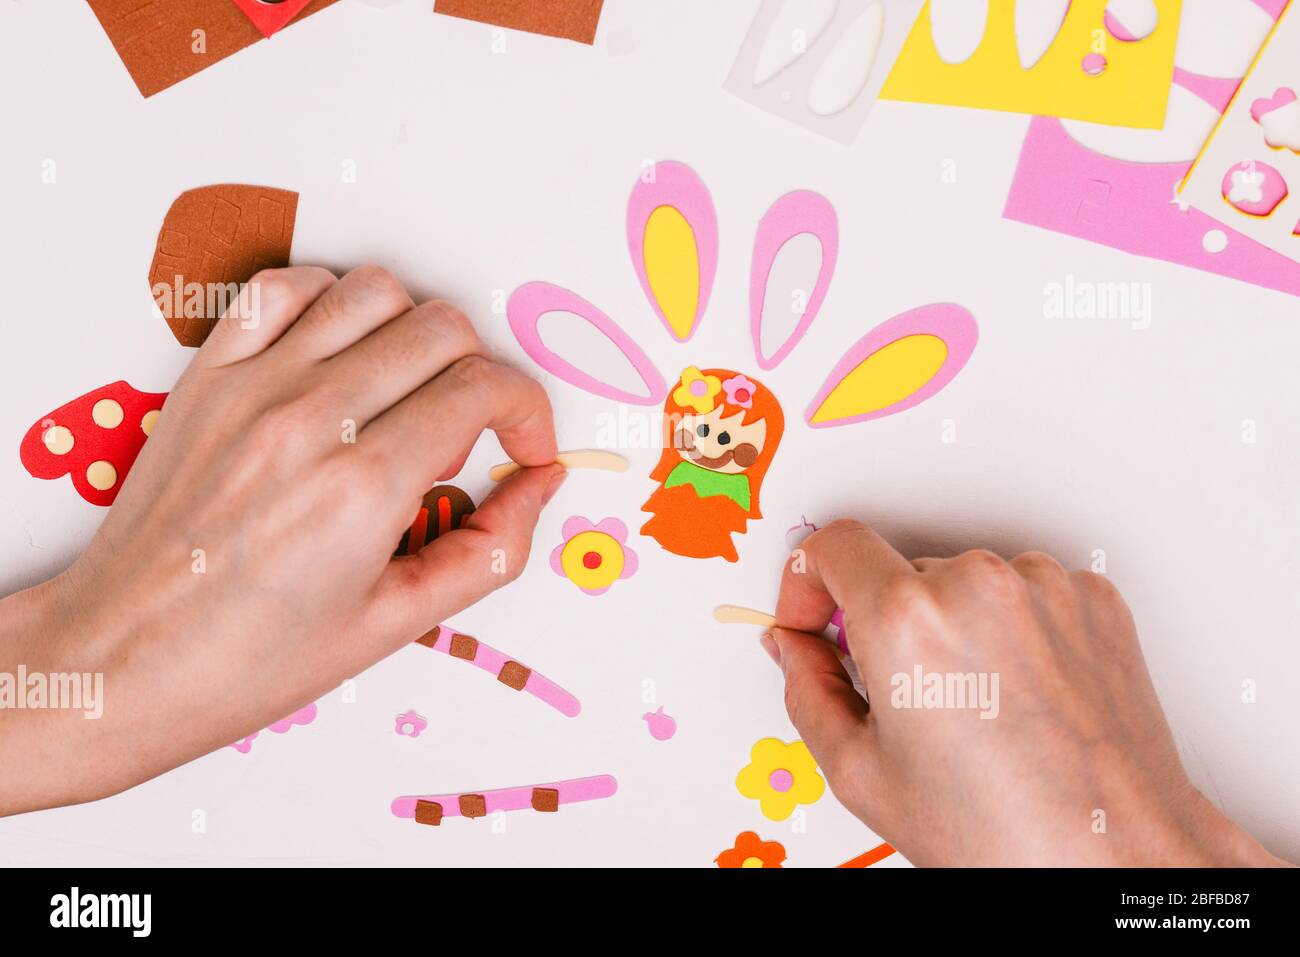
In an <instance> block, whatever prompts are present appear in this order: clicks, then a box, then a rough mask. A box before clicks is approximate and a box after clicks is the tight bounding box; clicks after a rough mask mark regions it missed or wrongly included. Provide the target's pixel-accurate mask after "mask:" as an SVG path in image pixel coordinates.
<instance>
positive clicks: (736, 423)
mask: <svg viewBox="0 0 1300 957" xmlns="http://www.w3.org/2000/svg"><path fill="white" fill-rule="evenodd" d="M722 413H723V406H721V405H719V406H718V407H717V408H715V409H714V410H713V411H712V412H709V413H708V414H706V415H684V416H682V419H681V422H679V423H678V425H677V429H676V430H675V432H674V433H673V448H675V449H676V450H677V454H678V455H680V456H681V457H682V458H683V459H685V460H686V461H687V462H693V463H695V464H696V465H698V466H700V467H701V468H706V469H709V470H710V471H713V472H725V473H728V474H732V475H734V474H736V473H739V472H743V471H745V469H747V468H749V467H750V466H751V465H753V464H754V463H755V462H757V461H758V457H759V455H760V454H761V453H762V451H763V446H764V444H765V443H766V442H767V423H766V422H764V421H763V420H762V419H759V420H758V421H757V422H751V423H750V424H749V425H743V424H742V422H743V420H744V418H745V413H744V412H737V413H736V414H735V415H733V416H730V417H729V418H725V419H724V418H723V417H722Z"/></svg>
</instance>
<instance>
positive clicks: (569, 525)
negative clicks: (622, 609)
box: [551, 515, 639, 595]
mask: <svg viewBox="0 0 1300 957" xmlns="http://www.w3.org/2000/svg"><path fill="white" fill-rule="evenodd" d="M561 534H562V535H563V536H564V543H563V544H562V545H557V546H556V547H555V549H554V550H553V551H552V552H551V568H552V569H553V570H554V571H555V574H557V575H560V576H562V577H564V578H567V579H568V580H569V581H571V582H573V583H574V584H575V585H577V586H578V587H579V588H580V589H582V590H583V591H584V592H586V593H587V594H588V595H603V594H604V593H605V592H607V591H609V589H610V586H612V585H613V584H614V582H616V581H621V580H622V579H624V578H631V577H632V575H634V574H635V573H636V570H637V565H638V564H639V562H638V560H637V557H636V552H634V551H632V549H630V548H628V547H627V526H626V525H624V524H623V523H622V522H621V521H619V520H618V519H616V518H607V519H604V520H603V521H601V522H598V523H596V524H592V522H591V521H590V520H589V519H585V518H582V517H581V516H578V515H575V516H573V517H572V518H570V519H569V520H568V521H566V522H565V523H564V528H563V529H562V531H561Z"/></svg>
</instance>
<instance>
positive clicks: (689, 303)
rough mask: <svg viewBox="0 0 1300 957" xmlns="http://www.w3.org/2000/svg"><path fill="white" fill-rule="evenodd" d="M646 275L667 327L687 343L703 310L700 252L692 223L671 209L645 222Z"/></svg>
mask: <svg viewBox="0 0 1300 957" xmlns="http://www.w3.org/2000/svg"><path fill="white" fill-rule="evenodd" d="M645 274H646V279H647V280H649V282H650V291H651V292H653V293H654V297H655V301H656V302H657V303H659V308H660V310H662V312H663V314H664V319H666V320H667V322H668V327H669V328H670V329H671V330H672V332H673V335H674V336H676V337H677V338H678V339H680V340H685V339H686V338H687V337H688V336H690V334H691V328H692V327H693V326H694V325H695V315H696V313H697V312H698V311H699V307H700V251H699V247H698V246H697V245H696V243H695V231H694V230H693V229H691V224H690V223H688V222H687V221H686V217H685V216H683V215H682V214H681V213H680V212H678V211H677V210H676V209H675V208H674V207H672V206H660V207H659V208H657V209H656V210H655V211H654V212H653V213H651V214H650V218H649V219H648V220H646V224H645Z"/></svg>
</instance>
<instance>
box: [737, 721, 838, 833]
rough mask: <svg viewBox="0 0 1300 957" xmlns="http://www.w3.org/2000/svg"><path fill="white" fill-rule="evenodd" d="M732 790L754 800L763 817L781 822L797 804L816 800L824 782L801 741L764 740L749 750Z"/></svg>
mask: <svg viewBox="0 0 1300 957" xmlns="http://www.w3.org/2000/svg"><path fill="white" fill-rule="evenodd" d="M736 790H738V791H739V792H740V793H741V794H742V795H744V796H745V797H747V798H753V799H754V800H756V801H758V806H759V809H760V810H761V811H762V812H763V816H764V817H766V818H768V819H769V820H772V821H784V820H785V819H786V818H788V817H789V816H790V815H791V814H793V813H794V809H795V807H796V806H797V805H800V804H812V803H813V802H814V801H818V800H820V799H821V796H822V795H823V794H825V793H826V782H825V781H824V780H822V776H821V775H820V774H819V773H818V772H817V762H816V761H815V760H813V756H812V755H811V754H810V753H809V751H808V747H807V745H805V744H804V743H803V742H802V741H791V742H790V743H789V744H786V743H785V742H784V741H782V740H780V739H779V738H764V739H763V740H762V741H759V742H758V743H757V744H755V745H754V747H753V748H751V749H750V751H749V764H747V765H746V766H745V767H743V768H741V770H740V773H739V774H737V775H736Z"/></svg>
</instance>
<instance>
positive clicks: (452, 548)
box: [372, 465, 565, 648]
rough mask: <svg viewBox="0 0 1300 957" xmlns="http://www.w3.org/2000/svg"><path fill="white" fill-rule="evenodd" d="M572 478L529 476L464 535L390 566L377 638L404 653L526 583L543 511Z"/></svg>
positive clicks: (379, 596)
mask: <svg viewBox="0 0 1300 957" xmlns="http://www.w3.org/2000/svg"><path fill="white" fill-rule="evenodd" d="M564 477H565V472H564V469H563V467H561V466H559V465H548V466H544V467H540V468H526V469H522V470H520V471H519V472H517V473H516V474H515V475H512V476H511V477H510V478H508V479H506V480H505V481H504V482H502V483H501V484H500V485H499V486H497V488H496V489H495V490H494V491H493V492H492V494H491V495H489V496H488V497H487V498H486V499H485V500H484V501H483V504H482V505H480V506H479V507H478V509H476V510H475V511H474V512H473V513H472V514H471V515H470V516H469V518H468V519H466V520H465V524H464V525H462V526H461V527H460V528H459V529H457V530H455V531H453V532H449V533H448V534H446V535H442V536H439V537H438V538H436V539H434V540H433V541H432V542H430V543H429V544H428V545H426V546H425V547H424V548H422V549H421V550H420V551H419V553H417V554H415V555H411V556H404V557H401V558H395V559H393V560H392V561H391V562H389V564H388V569H387V570H386V571H385V572H384V575H383V577H381V578H380V580H379V584H378V586H377V591H376V597H375V602H374V608H373V609H372V610H373V611H374V612H375V613H376V614H377V615H378V616H379V618H380V619H381V620H382V622H383V625H386V626H387V627H382V626H381V627H378V628H376V629H374V631H375V632H376V633H378V634H383V635H385V636H386V640H387V638H389V637H391V639H392V644H393V647H394V648H396V647H400V646H401V645H402V644H404V643H406V642H409V641H412V640H414V638H415V637H416V636H418V635H420V634H422V633H424V632H425V631H428V630H429V629H430V628H432V627H433V626H434V625H438V624H441V623H442V622H443V621H444V620H445V619H447V618H449V617H451V616H452V615H455V614H456V613H458V612H460V611H463V610H464V609H466V608H468V607H469V606H470V605H473V604H474V603H475V602H477V601H480V600H481V599H483V598H486V597H487V596H488V595H490V594H491V593H492V592H494V591H496V590H497V589H498V588H502V587H504V586H505V585H508V584H509V583H510V582H512V581H514V580H515V579H516V578H518V577H519V575H520V574H521V573H522V572H523V570H524V566H525V565H526V564H527V563H528V553H529V551H530V550H531V548H532V542H533V532H534V531H535V530H536V528H537V519H538V517H539V516H540V514H541V511H542V508H543V506H545V505H546V503H547V502H548V501H550V498H551V496H552V495H554V494H555V491H556V489H558V488H559V486H560V484H561V483H562V482H563V481H564Z"/></svg>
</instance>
